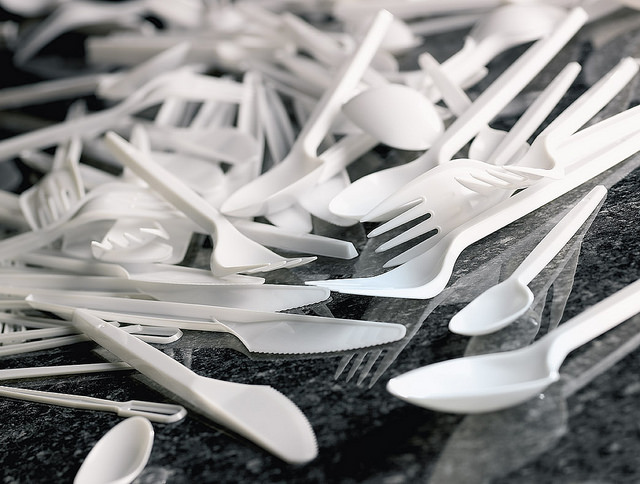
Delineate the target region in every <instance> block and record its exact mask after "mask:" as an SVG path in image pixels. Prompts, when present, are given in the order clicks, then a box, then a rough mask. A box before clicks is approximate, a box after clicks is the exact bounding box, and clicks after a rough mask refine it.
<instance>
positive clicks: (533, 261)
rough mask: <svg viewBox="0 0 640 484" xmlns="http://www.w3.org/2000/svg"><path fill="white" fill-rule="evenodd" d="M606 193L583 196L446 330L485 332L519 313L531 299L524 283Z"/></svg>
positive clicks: (513, 318)
mask: <svg viewBox="0 0 640 484" xmlns="http://www.w3.org/2000/svg"><path fill="white" fill-rule="evenodd" d="M606 193H607V191H606V189H604V187H603V189H602V190H599V191H597V192H596V193H593V194H591V193H590V194H589V195H587V196H585V197H584V198H583V199H582V200H581V201H580V202H579V203H578V204H576V206H575V207H573V208H572V209H571V210H570V211H569V212H568V213H567V214H566V215H565V216H564V217H563V218H562V220H560V222H558V224H557V225H556V226H555V227H554V228H553V229H552V230H551V231H550V232H549V233H548V234H547V235H546V237H545V238H544V239H542V241H541V242H540V243H539V244H538V245H537V246H536V248H535V249H533V251H532V252H531V253H530V254H529V255H528V256H527V257H526V259H525V260H524V261H523V262H522V263H521V264H520V266H518V268H517V269H516V270H515V271H514V272H513V273H512V274H511V276H509V277H508V278H507V279H505V280H504V281H502V282H501V283H500V284H497V285H495V286H492V287H491V288H490V289H488V290H487V291H485V292H483V293H482V294H481V295H480V296H478V297H477V298H476V299H474V300H473V301H471V302H470V303H469V304H468V305H467V306H465V307H464V309H462V310H461V311H460V312H458V313H457V314H456V315H455V316H454V317H453V318H451V321H449V329H450V330H451V331H452V332H454V333H458V334H464V335H468V336H473V335H479V334H488V333H492V332H494V331H497V330H499V329H501V328H504V327H505V326H507V325H508V324H509V323H511V322H513V321H515V320H516V319H517V318H518V317H520V316H522V315H523V314H524V313H525V312H526V310H527V309H528V308H529V306H531V303H532V302H533V298H534V296H533V292H531V289H529V287H528V286H527V284H529V283H530V282H531V281H532V280H533V278H534V277H535V276H536V275H538V274H539V273H540V271H542V269H544V268H545V266H546V265H547V264H548V263H549V262H551V260H552V259H553V258H554V257H555V256H556V254H557V253H558V252H560V250H561V249H562V248H563V247H564V246H565V245H566V244H567V242H569V240H570V239H571V237H573V235H574V234H575V233H576V231H577V230H578V229H579V228H580V227H581V226H582V224H584V222H585V221H586V220H587V219H588V218H589V216H590V215H591V214H592V213H593V211H594V210H595V209H596V208H597V207H598V205H599V204H600V202H601V201H602V200H603V198H604V197H605V195H606Z"/></svg>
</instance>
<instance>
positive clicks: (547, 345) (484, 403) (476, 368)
mask: <svg viewBox="0 0 640 484" xmlns="http://www.w3.org/2000/svg"><path fill="white" fill-rule="evenodd" d="M639 294H640V281H636V282H634V283H633V284H630V285H629V286H627V287H625V288H624V289H622V290H620V291H618V292H617V293H615V294H614V295H612V296H610V297H608V298H606V299H605V300H603V301H601V302H599V303H598V304H596V305H594V306H592V307H590V308H589V309H587V310H586V311H583V312H582V313H580V314H579V315H578V316H576V317H574V318H572V319H571V320H570V321H567V322H566V323H564V324H562V325H561V326H560V327H559V328H558V329H556V330H554V331H552V332H550V333H548V334H547V335H545V336H543V337H542V338H540V339H539V340H538V341H536V342H535V343H533V344H532V345H530V346H528V347H525V348H520V349H517V350H513V351H505V352H501V353H493V354H488V355H479V356H470V357H464V358H456V359H453V360H449V361H443V362H440V363H435V364H433V365H428V366H425V367H422V368H418V369H415V370H412V371H409V372H407V373H405V374H403V375H400V376H398V377H395V378H392V379H391V380H389V382H388V384H387V390H388V391H389V392H390V393H392V394H393V395H395V396H396V397H398V398H400V399H402V400H405V401H407V402H410V403H413V404H415V405H419V406H421V407H425V408H430V409H434V410H440V411H444V412H456V413H481V412H490V411H493V410H500V409H503V408H507V407H510V406H512V405H517V404H519V403H522V402H525V401H527V400H529V399H530V398H533V397H535V396H536V395H538V394H539V393H540V392H542V391H544V389H545V388H547V386H549V385H550V384H551V383H553V382H555V381H557V380H558V378H559V374H558V370H559V369H560V366H561V365H562V362H563V361H564V359H565V358H566V357H567V355H568V354H569V353H570V352H571V351H573V350H575V349H576V348H578V347H580V346H581V345H583V344H585V343H587V342H589V341H591V340H592V339H594V338H596V337H598V336H600V335H601V334H603V333H604V332H606V331H608V330H610V329H611V328H614V327H615V326H617V325H618V324H620V323H622V322H623V321H626V320H627V319H629V318H630V317H632V316H634V315H635V314H636V313H638V312H639V311H640V297H638V295H639Z"/></svg>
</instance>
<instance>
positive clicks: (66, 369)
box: [0, 361, 133, 381]
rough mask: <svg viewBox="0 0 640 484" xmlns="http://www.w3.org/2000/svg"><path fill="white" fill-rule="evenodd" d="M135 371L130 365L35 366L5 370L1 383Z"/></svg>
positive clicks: (0, 372) (2, 373) (1, 375)
mask: <svg viewBox="0 0 640 484" xmlns="http://www.w3.org/2000/svg"><path fill="white" fill-rule="evenodd" d="M123 370H133V368H132V367H131V366H129V364H128V363H124V362H122V361H120V362H115V363H85V364H78V365H54V366H35V367H27V368H5V369H2V370H0V381H7V380H22V379H24V378H41V377H49V376H63V375H84V374H88V373H99V372H102V371H123Z"/></svg>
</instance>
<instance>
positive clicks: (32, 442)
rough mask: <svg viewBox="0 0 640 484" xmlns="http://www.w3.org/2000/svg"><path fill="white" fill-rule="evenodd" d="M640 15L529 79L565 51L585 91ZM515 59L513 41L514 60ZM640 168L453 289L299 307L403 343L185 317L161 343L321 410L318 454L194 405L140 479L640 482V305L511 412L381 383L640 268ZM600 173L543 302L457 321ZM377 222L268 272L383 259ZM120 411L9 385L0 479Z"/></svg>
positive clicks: (58, 355) (632, 164) (46, 384)
mask: <svg viewBox="0 0 640 484" xmlns="http://www.w3.org/2000/svg"><path fill="white" fill-rule="evenodd" d="M633 18H635V19H636V24H640V23H639V22H638V20H637V14H635V13H633V14H631V13H628V14H626V15H625V16H623V17H618V18H616V19H605V20H603V21H601V22H598V24H597V25H593V26H591V27H589V28H587V29H585V30H584V31H583V32H581V33H580V34H579V35H578V37H577V39H576V40H575V41H574V42H573V43H572V44H571V45H570V46H568V47H567V48H566V49H565V50H564V51H563V52H562V53H561V54H560V55H559V56H558V58H557V59H556V61H554V62H553V63H552V65H551V67H550V68H549V74H545V75H542V76H540V77H539V78H538V79H537V80H536V81H534V82H533V83H532V85H531V86H530V87H529V88H528V92H529V93H533V94H532V95H535V93H536V92H537V91H538V90H539V89H540V88H541V87H542V86H544V85H545V84H546V82H548V79H549V76H551V74H552V73H553V72H557V70H558V69H557V68H558V66H562V65H564V63H566V62H567V61H569V60H578V61H580V62H581V63H582V64H583V66H584V69H583V72H582V74H581V75H580V78H579V81H578V83H577V84H576V88H575V92H574V94H575V93H577V92H579V91H580V90H582V89H583V88H584V87H585V86H588V85H590V84H592V83H593V82H594V81H595V80H596V79H598V78H599V76H601V75H602V73H604V72H606V70H608V68H610V67H611V66H613V65H614V64H615V63H616V62H617V60H618V59H619V58H621V56H624V55H633V56H638V55H640V34H639V32H638V30H636V29H635V28H633V29H632V28H629V30H628V31H627V32H625V31H624V28H627V27H625V26H628V25H629V22H631V21H632V20H633ZM622 21H624V22H622ZM621 22H622V23H621ZM631 24H632V22H631ZM616 29H618V30H616ZM616 32H617V35H614V34H615V33H616ZM434 42H435V40H434ZM439 42H440V43H442V42H443V39H439ZM434 45H435V44H434ZM439 45H440V44H439ZM456 45H458V44H455V42H454V43H452V44H451V46H450V47H449V48H450V49H455V48H456ZM442 55H443V54H442ZM514 55H515V54H514ZM508 59H509V58H508V56H504V58H503V59H502V61H503V62H507V61H508ZM639 98H640V89H639V88H638V87H637V82H633V83H632V84H631V85H630V86H629V88H628V89H626V90H625V91H624V92H623V93H622V94H621V95H620V96H618V97H617V98H616V101H614V102H613V103H612V105H611V106H610V107H609V108H607V110H605V111H606V112H605V113H602V114H601V115H600V117H605V116H608V115H610V114H613V113H615V112H618V111H619V110H621V109H624V108H626V107H628V106H630V105H635V104H637V103H638V99H639ZM501 122H503V123H505V125H507V126H508V123H509V122H510V121H509V119H508V118H505V119H503V120H502V121H501ZM511 122H512V120H511ZM498 124H499V123H498ZM382 155H384V157H385V158H386V159H387V160H401V159H403V157H404V159H406V157H407V156H409V155H411V154H406V153H397V152H394V151H384V150H379V151H378V152H376V153H373V154H371V155H370V156H365V157H364V158H363V159H362V160H361V161H360V162H358V163H357V164H356V165H354V167H353V170H354V171H353V173H354V176H358V175H359V174H361V173H358V170H362V171H363V172H364V171H366V170H368V169H371V167H372V166H375V164H376V163H379V162H380V160H381V157H382ZM638 166H640V157H639V156H634V157H633V158H631V159H629V160H627V161H626V162H623V163H622V164H620V165H618V166H617V167H616V168H615V169H613V170H610V171H608V172H606V173H604V174H603V175H602V176H600V177H599V178H598V179H596V180H594V181H592V182H590V183H588V184H586V185H585V186H582V187H580V188H578V189H576V190H574V191H573V192H571V193H569V194H567V195H566V196H564V197H562V198H560V199H558V200H556V201H555V202H552V203H550V204H548V205H547V206H545V207H543V208H542V209H540V210H538V211H536V212H534V213H532V214H531V215H529V216H527V217H525V218H523V219H521V220H519V221H517V222H516V223H514V224H511V225H510V226H508V227H506V228H505V229H503V230H501V231H499V232H497V233H495V234H493V235H492V236H490V237H488V238H486V239H484V240H482V241H480V242H478V243H476V244H474V245H473V246H471V247H470V248H468V249H467V250H465V251H464V252H463V254H462V256H461V257H460V259H459V260H458V263H457V264H456V269H455V272H454V275H453V277H452V280H451V282H450V284H449V286H448V288H447V289H445V291H444V292H442V293H441V294H440V295H439V296H437V297H435V298H433V299H431V300H406V299H388V298H374V297H359V296H349V295H342V294H335V293H334V294H332V296H331V299H330V300H328V301H326V302H324V303H321V304H316V305H314V306H311V307H307V308H304V312H306V313H308V314H320V315H327V314H333V315H334V316H336V317H345V318H367V319H373V320H380V321H392V322H397V323H401V324H404V325H405V326H406V327H407V336H406V337H405V338H404V339H403V340H402V341H399V342H397V343H394V344H391V345H388V346H386V347H381V348H372V349H370V350H368V351H358V352H350V353H339V354H321V355H308V356H274V355H256V354H250V353H248V352H247V351H246V350H245V349H244V348H243V346H242V345H241V344H240V342H239V341H238V340H236V339H235V338H234V337H233V336H230V335H223V334H215V333H211V334H201V333H196V332H189V331H185V335H184V337H183V338H182V339H181V340H179V341H177V342H175V343H172V344H170V345H165V346H162V347H161V348H162V349H163V351H165V352H166V353H167V354H169V355H171V356H172V357H173V358H175V359H176V360H178V361H180V362H182V363H184V364H185V365H187V366H188V367H190V368H191V369H193V370H194V371H195V372H196V373H198V374H200V375H203V376H208V377H213V378H220V379H224V380H229V381H235V382H243V383H252V384H265V385H271V386H272V387H274V388H276V389H277V390H279V391H280V392H282V393H283V394H284V395H286V396H288V397H289V398H290V399H291V400H292V401H293V402H295V403H296V404H297V405H298V406H299V408H300V409H301V410H302V411H303V412H304V413H305V415H306V416H307V417H308V419H309V421H310V423H311V425H312V426H313V428H314V430H315V432H316V436H317V440H318V445H319V455H318V457H317V459H315V460H314V461H312V462H311V463H309V464H306V465H302V466H293V465H289V464H286V463H284V462H282V461H280V460H279V459H277V458H275V457H273V456H271V455H270V454H268V453H266V452H265V451H263V450H261V449H260V448H257V447H256V446H254V445H253V444H251V443H249V442H247V441H246V440H244V439H241V438H238V437H237V436H234V435H231V434H230V433H229V432H227V431H226V430H224V429H223V428H218V427H216V425H215V424H213V423H212V422H210V421H207V420H205V419H204V418H202V417H199V416H198V414H197V412H194V411H190V412H189V415H188V416H187V418H186V419H185V420H184V421H181V422H179V423H175V424H166V425H162V424H154V430H155V443H154V446H153V450H152V453H151V458H150V461H149V464H148V466H147V467H146V468H145V470H144V471H143V473H142V474H141V475H140V477H139V478H138V479H137V480H136V482H137V483H160V482H166V483H175V484H183V483H204V482H207V483H208V482H218V483H222V482H260V483H279V482H287V483H291V482H305V483H309V482H343V483H356V482H357V483H365V482H366V483H388V484H399V483H416V482H425V483H493V484H498V483H513V482H518V483H531V484H533V483H543V482H553V483H576V482H582V483H587V482H589V483H635V482H640V410H639V409H640V351H637V347H638V346H639V345H640V317H636V318H633V319H631V320H629V321H627V322H625V323H623V324H621V325H620V326H618V327H617V328H615V329H614V330H611V331H610V332H608V333H606V334H604V335H603V336H601V337H600V338H598V339H597V340H595V341H593V342H591V343H589V344H587V345H585V346H583V347H581V348H579V349H578V350H576V351H574V352H573V353H572V354H571V355H570V356H569V357H568V358H567V360H566V361H565V364H564V365H563V367H562V369H561V378H560V380H559V381H558V382H557V383H555V384H553V385H552V386H550V387H549V388H548V389H547V390H546V391H545V392H544V393H543V394H541V395H540V396H539V397H538V398H535V399H533V400H531V401H528V402H526V403H524V404H522V405H519V406H516V407H513V408H510V409H508V410H504V411H499V412H492V413H487V414H478V415H466V416H465V415H455V414H447V413H439V412H434V411H430V410H426V409H423V408H418V407H414V406H411V405H409V404H406V403H404V402H402V401H400V400H397V399H396V398H394V397H393V396H391V395H390V394H389V393H387V392H386V390H385V385H386V382H387V381H388V379H389V378H391V377H393V376H395V375H399V374H401V373H403V372H406V371H408V370H410V369H413V368H417V367H420V366H423V365H426V364H429V363H432V362H436V361H441V360H444V359H448V358H452V357H457V356H461V355H470V354H481V353H487V352H493V351H498V350H505V349H511V348H516V347H521V346H525V345H527V344H529V343H531V342H532V341H533V340H534V339H536V338H538V337H539V336H541V335H543V334H545V333H547V332H548V331H549V330H550V329H553V327H555V326H556V325H557V324H562V322H564V321H566V320H567V319H569V318H571V317H572V316H574V315H576V314H578V313H579V312H581V311H582V310H583V309H585V308H586V307H588V306H590V305H592V304H594V303H596V302H598V301H600V300H601V299H603V298H604V297H606V296H608V295H610V294H612V293H613V292H615V291H616V290H618V289H620V288H622V287H623V286H625V285H627V284H629V283H631V282H633V281H635V280H636V279H638V277H640V263H639V260H640V238H639V237H638V222H639V221H640V216H639V213H640V190H639V189H638V188H639V187H640V170H638V169H637V168H638ZM596 183H600V184H603V185H605V186H606V187H607V188H608V189H609V193H608V196H607V198H606V200H605V201H604V203H603V205H602V207H601V208H600V210H599V212H598V213H597V214H596V215H594V216H593V217H592V218H591V219H589V221H588V222H587V223H586V224H585V226H584V227H583V228H582V230H581V231H580V232H579V233H578V234H577V235H576V236H575V237H574V238H573V239H572V241H571V242H570V243H569V244H568V245H567V246H566V247H565V248H564V249H563V251H562V252H561V253H560V254H559V256H558V257H556V258H555V259H554V260H553V261H552V263H550V264H549V265H548V266H547V268H545V270H544V271H543V272H542V273H541V274H540V275H539V276H538V277H536V279H535V280H534V281H533V282H532V283H531V285H530V287H531V289H532V290H533V292H534V294H535V301H534V305H533V307H532V309H531V310H530V311H529V312H528V313H527V314H525V315H524V316H523V317H522V318H520V319H519V320H518V321H516V322H515V323H514V324H512V325H511V326H508V327H507V328H505V329H503V330H501V331H499V332H497V333H494V334H491V335H487V336H482V337H473V338H467V337H463V336H459V335H455V334H452V333H450V332H449V331H448V329H447V323H448V321H449V319H450V318H451V317H452V315H453V314H455V313H456V311H458V310H459V309H460V308H462V307H463V306H464V305H465V304H466V303H467V302H468V301H470V300H471V299H472V298H473V297H475V296H476V295H477V294H479V293H480V292H482V291H483V290H484V289H486V288H488V287H489V286H490V285H492V284H495V283H496V282H497V281H498V280H500V279H501V278H504V277H506V275H508V274H509V273H510V272H511V271H512V270H513V269H514V268H515V267H516V266H517V264H518V263H519V262H520V261H521V260H522V259H524V257H525V256H526V255H527V254H528V253H529V251H530V250H531V249H532V248H533V247H534V246H535V244H536V243H537V242H538V241H539V240H541V239H542V237H544V235H545V234H546V233H547V232H548V230H549V229H550V228H551V227H552V226H553V224H554V223H555V222H557V221H558V220H559V218H560V217H561V216H562V215H563V214H564V213H565V211H566V210H567V209H568V208H569V207H570V206H572V205H573V204H574V203H575V202H576V201H577V200H578V199H579V198H580V197H581V196H582V195H584V194H585V193H586V192H587V191H588V190H589V189H590V188H591V187H592V186H594V185H595V184H596ZM367 228H370V227H362V226H360V225H358V226H355V227H352V228H349V229H339V228H336V227H331V226H327V225H323V224H320V223H318V226H317V230H318V232H319V233H324V234H328V235H339V236H341V237H346V238H349V240H352V241H354V243H355V244H356V245H357V247H358V249H359V250H360V251H361V256H360V257H359V258H358V259H355V260H353V261H346V262H345V261H342V262H336V261H332V260H326V259H322V258H321V259H319V260H318V261H317V262H316V263H314V264H311V265H309V266H304V267H300V268H297V269H293V270H291V271H287V272H284V271H279V272H276V273H273V274H271V275H270V276H269V279H270V280H273V281H274V282H282V283H301V282H303V281H304V280H306V279H310V278H315V279H318V278H325V277H327V276H343V275H346V274H355V275H358V276H361V275H368V274H370V273H372V272H373V271H375V270H376V268H377V267H379V263H380V261H382V260H384V258H383V257H382V256H381V255H379V254H374V253H373V249H374V248H375V246H376V245H377V243H378V242H373V241H367V239H366V236H365V233H366V229H367ZM206 260H207V248H206V246H205V247H204V248H202V249H200V250H196V251H193V253H191V254H190V255H189V261H188V262H189V263H190V264H192V265H200V266H206ZM96 348H97V347H96V346H95V345H94V344H93V343H82V344H78V345H74V346H69V347H63V348H58V349H55V350H47V351H41V352H37V353H31V354H25V355H20V356H13V357H2V358H0V368H15V367H26V366H37V365H45V364H46V365H53V364H69V363H75V362H87V361H103V360H104V358H106V357H108V355H107V354H106V353H105V352H104V351H103V350H99V349H98V350H97V351H94V350H96ZM10 384H12V385H16V386H21V387H27V388H36V389H44V390H51V391H58V392H68V393H78V394H84V395H92V396H96V397H105V398H110V399H115V400H130V399H137V400H157V401H170V400H169V398H168V397H167V396H165V395H164V394H163V393H162V391H160V390H158V388H157V387H156V386H155V385H153V384H151V383H149V382H148V381H147V380H145V379H144V378H142V377H140V376H139V375H137V374H136V373H132V372H126V371H125V372H115V373H103V374H96V375H86V376H81V377H80V376H74V377H56V378H45V379H37V380H36V379H33V380H21V381H15V382H11V383H10ZM120 420H121V419H120V418H119V417H117V416H115V415H113V414H107V413H100V412H91V411H83V410H74V409H68V408H59V407H53V406H47V405H42V404H36V403H28V402H22V401H14V400H9V399H5V398H2V399H0V428H1V429H2V430H1V432H0V448H1V449H2V452H0V477H1V481H2V482H3V483H4V484H10V483H50V482H60V483H62V482H71V481H72V480H73V477H74V475H75V473H76V472H77V470H78V468H79V466H80V464H81V462H82V460H83V459H84V457H85V456H86V454H87V453H88V451H89V449H90V448H91V446H92V445H93V444H94V443H95V442H96V441H97V440H98V439H99V438H100V437H101V436H102V435H103V434H104V433H105V432H106V431H107V430H108V429H110V428H111V427H112V426H114V425H115V424H116V423H118V422H119V421H120ZM285 431H286V429H283V432H285Z"/></svg>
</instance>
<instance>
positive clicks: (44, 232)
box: [0, 184, 176, 259]
mask: <svg viewBox="0 0 640 484" xmlns="http://www.w3.org/2000/svg"><path fill="white" fill-rule="evenodd" d="M167 209H168V207H167V206H166V205H164V206H163V204H162V200H160V199H158V198H157V197H155V196H153V195H152V194H149V193H146V194H145V193H144V192H143V191H141V189H140V188H139V187H134V186H130V185H129V186H127V185H125V184H106V185H103V186H101V187H99V188H96V189H94V190H92V191H90V192H89V193H88V194H87V195H85V196H84V197H83V198H82V199H81V200H79V201H78V202H77V203H75V204H73V205H72V206H71V207H70V209H69V210H68V211H67V212H66V213H64V214H63V215H62V216H61V217H60V218H59V219H57V220H56V221H54V222H53V223H51V224H49V225H47V226H46V227H42V228H40V229H39V230H37V231H29V232H24V233H21V234H18V235H15V236H12V237H9V238H6V239H3V240H0V259H12V258H15V257H17V256H19V255H20V254H26V253H28V252H30V251H33V250H36V249H39V248H41V247H44V246H46V245H47V244H50V243H51V242H53V241H55V240H57V239H58V238H60V237H61V236H63V235H65V233H67V232H68V231H70V230H71V229H73V228H77V227H81V226H83V225H86V224H88V223H90V222H95V221H98V220H114V219H117V218H118V217H119V216H125V215H127V216H131V215H132V214H133V213H134V212H135V213H136V214H137V215H138V216H141V217H142V216H148V217H155V218H157V219H158V220H162V219H164V218H167V217H169V218H170V217H175V215H176V213H175V211H173V210H170V209H169V211H167Z"/></svg>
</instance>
